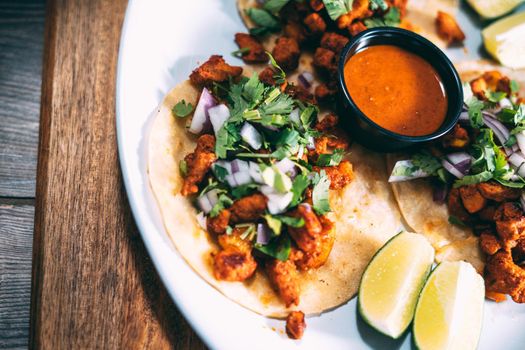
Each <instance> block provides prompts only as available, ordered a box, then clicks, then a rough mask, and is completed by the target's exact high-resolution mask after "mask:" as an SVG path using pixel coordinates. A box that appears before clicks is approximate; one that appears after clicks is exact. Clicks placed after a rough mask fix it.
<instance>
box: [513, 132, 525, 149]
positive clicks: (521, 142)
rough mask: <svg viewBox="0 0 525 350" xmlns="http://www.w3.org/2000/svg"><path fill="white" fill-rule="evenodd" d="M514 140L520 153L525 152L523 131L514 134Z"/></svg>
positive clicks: (524, 133)
mask: <svg viewBox="0 0 525 350" xmlns="http://www.w3.org/2000/svg"><path fill="white" fill-rule="evenodd" d="M515 136H516V141H517V144H518V147H519V149H520V151H521V153H524V152H525V131H520V132H519V133H517V134H516V135H515Z"/></svg>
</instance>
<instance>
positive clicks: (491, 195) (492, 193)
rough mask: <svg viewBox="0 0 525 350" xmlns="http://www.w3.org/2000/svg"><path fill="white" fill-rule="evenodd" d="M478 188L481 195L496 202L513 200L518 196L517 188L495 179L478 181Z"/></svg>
mask: <svg viewBox="0 0 525 350" xmlns="http://www.w3.org/2000/svg"><path fill="white" fill-rule="evenodd" d="M478 190H479V192H480V193H481V195H482V196H483V197H485V198H487V199H490V200H493V201H496V202H503V201H506V200H515V199H518V198H519V197H520V190H519V189H517V188H511V187H506V186H503V185H502V184H500V183H499V182H496V181H489V182H482V183H479V184H478Z"/></svg>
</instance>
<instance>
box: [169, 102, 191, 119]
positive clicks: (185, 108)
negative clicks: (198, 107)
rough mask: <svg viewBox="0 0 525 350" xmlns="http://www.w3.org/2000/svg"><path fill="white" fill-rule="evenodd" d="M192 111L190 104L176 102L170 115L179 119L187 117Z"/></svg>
mask: <svg viewBox="0 0 525 350" xmlns="http://www.w3.org/2000/svg"><path fill="white" fill-rule="evenodd" d="M192 111H193V105H192V104H191V103H186V101H184V100H181V101H179V102H177V104H176V105H175V106H173V108H172V109H171V113H173V115H175V116H177V117H180V118H184V117H187V116H188V115H189V114H190V113H191V112H192Z"/></svg>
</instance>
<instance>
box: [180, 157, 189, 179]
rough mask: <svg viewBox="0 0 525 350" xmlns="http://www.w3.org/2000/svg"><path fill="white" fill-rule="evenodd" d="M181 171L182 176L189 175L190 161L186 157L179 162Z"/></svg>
mask: <svg viewBox="0 0 525 350" xmlns="http://www.w3.org/2000/svg"><path fill="white" fill-rule="evenodd" d="M179 171H180V174H181V175H182V177H186V175H188V163H186V161H185V160H184V159H181V160H180V162H179Z"/></svg>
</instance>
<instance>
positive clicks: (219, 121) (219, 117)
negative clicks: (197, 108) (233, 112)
mask: <svg viewBox="0 0 525 350" xmlns="http://www.w3.org/2000/svg"><path fill="white" fill-rule="evenodd" d="M208 114H209V115H210V121H211V125H212V126H213V131H214V132H215V136H217V134H218V133H219V130H221V128H222V126H223V125H224V123H225V122H226V121H227V120H228V118H229V117H230V110H229V109H228V107H226V105H224V104H220V105H217V106H215V107H212V108H210V109H208Z"/></svg>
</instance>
